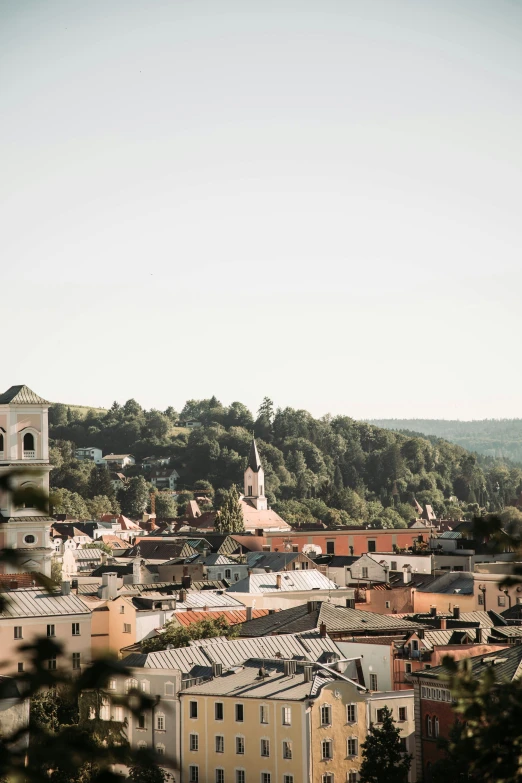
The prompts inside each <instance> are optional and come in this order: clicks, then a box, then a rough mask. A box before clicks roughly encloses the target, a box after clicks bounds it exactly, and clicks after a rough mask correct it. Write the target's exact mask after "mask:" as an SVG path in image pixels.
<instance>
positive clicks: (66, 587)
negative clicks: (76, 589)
mask: <svg viewBox="0 0 522 783" xmlns="http://www.w3.org/2000/svg"><path fill="white" fill-rule="evenodd" d="M70 593H71V583H70V582H62V595H70Z"/></svg>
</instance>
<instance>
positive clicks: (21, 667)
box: [18, 661, 24, 672]
mask: <svg viewBox="0 0 522 783" xmlns="http://www.w3.org/2000/svg"><path fill="white" fill-rule="evenodd" d="M23 670H24V664H23V663H22V662H21V661H20V662H19V664H18V671H19V672H23Z"/></svg>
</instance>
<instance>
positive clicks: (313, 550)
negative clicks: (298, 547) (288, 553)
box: [303, 544, 323, 555]
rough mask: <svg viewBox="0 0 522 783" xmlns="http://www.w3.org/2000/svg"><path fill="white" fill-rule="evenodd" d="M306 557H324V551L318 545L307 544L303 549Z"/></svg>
mask: <svg viewBox="0 0 522 783" xmlns="http://www.w3.org/2000/svg"><path fill="white" fill-rule="evenodd" d="M303 554H304V555H322V554H323V550H322V549H321V547H320V546H319V545H318V544H305V545H304V547H303Z"/></svg>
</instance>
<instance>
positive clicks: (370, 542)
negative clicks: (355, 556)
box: [367, 538, 377, 552]
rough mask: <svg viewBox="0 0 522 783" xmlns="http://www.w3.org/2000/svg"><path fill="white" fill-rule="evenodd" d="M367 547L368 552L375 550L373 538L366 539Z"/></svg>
mask: <svg viewBox="0 0 522 783" xmlns="http://www.w3.org/2000/svg"><path fill="white" fill-rule="evenodd" d="M367 547H368V552H376V551H377V546H376V544H375V539H373V538H369V539H368V541H367Z"/></svg>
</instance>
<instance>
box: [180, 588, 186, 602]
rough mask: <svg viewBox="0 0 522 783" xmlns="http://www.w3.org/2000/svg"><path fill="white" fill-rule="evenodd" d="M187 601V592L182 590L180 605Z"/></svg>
mask: <svg viewBox="0 0 522 783" xmlns="http://www.w3.org/2000/svg"><path fill="white" fill-rule="evenodd" d="M186 600H187V591H186V590H183V589H181V590H180V591H179V601H180V603H183V601H186Z"/></svg>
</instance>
